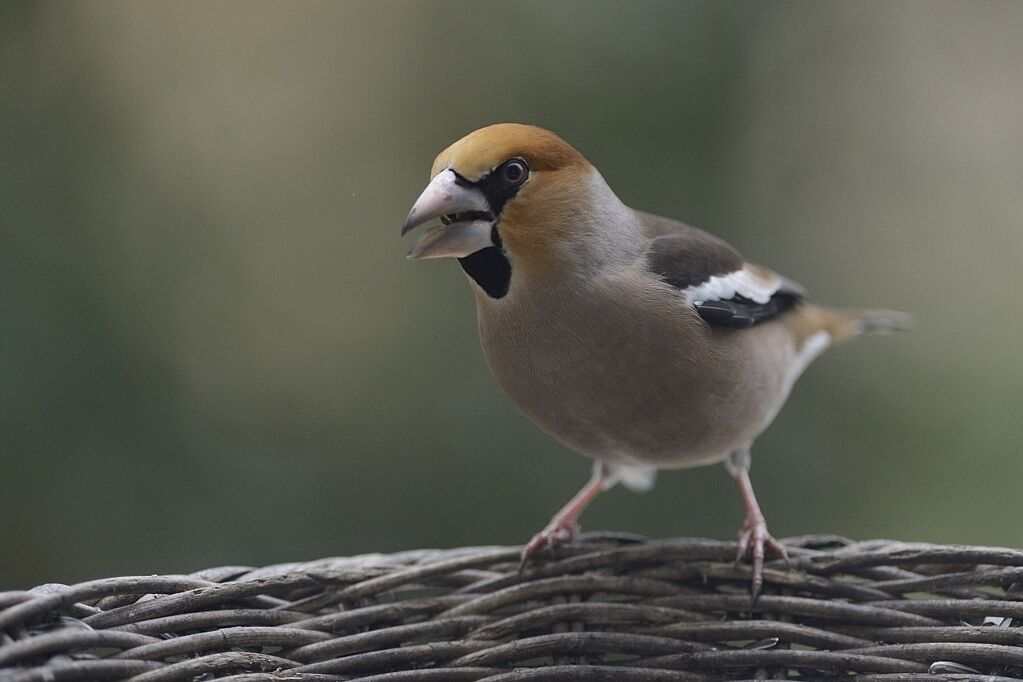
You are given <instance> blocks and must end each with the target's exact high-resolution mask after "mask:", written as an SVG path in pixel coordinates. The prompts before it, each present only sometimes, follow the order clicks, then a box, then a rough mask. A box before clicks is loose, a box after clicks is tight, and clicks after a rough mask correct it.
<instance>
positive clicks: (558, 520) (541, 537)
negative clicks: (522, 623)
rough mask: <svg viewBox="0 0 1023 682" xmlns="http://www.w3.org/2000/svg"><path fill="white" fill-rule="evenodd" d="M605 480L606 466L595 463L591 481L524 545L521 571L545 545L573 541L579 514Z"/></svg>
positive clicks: (550, 546) (597, 492)
mask: <svg viewBox="0 0 1023 682" xmlns="http://www.w3.org/2000/svg"><path fill="white" fill-rule="evenodd" d="M605 480H606V475H605V473H604V467H603V465H601V464H600V462H597V463H596V464H594V465H593V475H592V476H591V477H590V480H589V482H588V483H587V484H586V485H584V486H583V488H582V490H580V491H579V492H577V493H576V494H575V497H573V498H572V499H571V500H569V501H568V504H566V505H565V506H564V507H562V508H561V510H560V511H558V513H557V514H555V515H554V516H553V517H552V518H551V522H550V523H548V524H547V527H546V528H544V529H543V530H542V531H540V532H539V533H537V534H536V535H534V536H533V539H532V540H530V541H529V542H528V543H527V544H526V546H525V547H523V549H522V558H521V559H520V560H519V571H521V570H522V569H523V568H524V567H525V565H526V562H527V561H529V559H530V557H532V556H533V555H534V554H536V553H537V552H539V551H540V550H541V549H543V548H544V547H549V548H551V549H553V548H554V547H555V546H557V545H560V544H563V543H566V542H569V541H571V540H572V539H573V538H574V537H575V536H576V535H578V534H579V523H578V521H579V515H580V514H582V513H583V510H584V509H586V507H588V506H589V504H590V502H592V501H593V498H595V497H596V496H597V495H598V494H599V493H600V491H601V490H603V489H604V481H605Z"/></svg>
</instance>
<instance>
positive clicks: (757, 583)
mask: <svg viewBox="0 0 1023 682" xmlns="http://www.w3.org/2000/svg"><path fill="white" fill-rule="evenodd" d="M725 467H726V468H727V469H728V473H730V474H731V475H732V477H733V478H735V481H736V482H737V483H738V484H739V490H740V491H741V492H742V501H743V502H744V503H745V504H746V520H745V521H743V524H742V528H740V529H739V543H738V544H739V549H738V552H737V553H736V557H735V560H736V561H742V560H743V559H744V558H745V557H746V555H747V554H749V555H750V558H751V559H752V561H753V584H752V585H751V586H750V593H751V594H752V595H753V601H754V603H755V602H756V600H757V597H758V596H760V589H761V588H762V587H763V585H764V555H765V553H766V552H767V551H770V552H771V553H772V554H774V555H775V556H777V557H779V558H782V559H785V561H788V559H789V555H788V553H787V552H786V551H785V548H784V547H783V546H782V544H781V543H780V542H778V541H777V540H775V539H774V538H773V537H771V534H770V533H768V532H767V521H766V520H765V519H764V514H763V512H761V511H760V505H759V504H757V496H756V495H755V494H754V493H753V483H752V482H751V481H750V478H749V467H750V457H749V450H737V451H735V452H733V453H732V454H731V455H730V456H729V457H728V459H727V460H726V461H725Z"/></svg>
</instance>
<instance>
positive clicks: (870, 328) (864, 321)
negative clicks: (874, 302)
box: [812, 306, 913, 343]
mask: <svg viewBox="0 0 1023 682" xmlns="http://www.w3.org/2000/svg"><path fill="white" fill-rule="evenodd" d="M814 308H815V309H814V310H813V313H812V317H814V318H816V321H817V324H818V325H819V327H818V328H819V329H824V330H826V331H827V332H828V334H830V335H831V340H832V343H837V342H838V341H842V340H844V339H847V338H850V337H852V336H859V335H860V334H891V333H892V332H898V331H904V330H906V329H909V328H910V327H911V326H912V325H913V318H912V317H911V316H910V315H908V314H906V313H900V312H898V311H896V310H880V309H874V310H837V309H834V308H820V307H817V306H814Z"/></svg>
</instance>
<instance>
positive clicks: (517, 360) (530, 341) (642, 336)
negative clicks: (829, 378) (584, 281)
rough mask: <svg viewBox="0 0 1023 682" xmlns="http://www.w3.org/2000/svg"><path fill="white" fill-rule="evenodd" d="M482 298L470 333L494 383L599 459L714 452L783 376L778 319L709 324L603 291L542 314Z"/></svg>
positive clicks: (770, 410) (686, 457) (764, 403)
mask: <svg viewBox="0 0 1023 682" xmlns="http://www.w3.org/2000/svg"><path fill="white" fill-rule="evenodd" d="M594 298H595V297H594ZM488 303H489V302H486V301H483V302H481V305H480V306H479V315H480V317H479V326H480V337H481V340H482V343H483V349H484V354H485V356H486V359H487V362H488V364H489V365H490V369H491V371H492V372H493V374H494V377H495V378H496V380H497V382H498V384H499V385H500V386H501V388H502V389H503V390H504V391H505V392H506V393H507V394H508V395H509V396H510V397H511V399H512V401H513V402H514V403H515V405H516V406H517V407H518V408H519V409H520V410H521V411H522V412H523V413H524V414H525V415H526V416H528V417H529V418H530V419H531V420H532V421H534V422H535V423H536V424H537V425H538V426H540V428H542V429H543V430H545V431H546V432H548V433H549V434H551V435H552V436H554V437H555V438H557V439H558V440H560V441H561V442H563V443H564V444H566V445H567V446H569V447H571V448H573V449H574V450H577V451H578V452H580V453H582V454H585V455H588V456H590V457H593V458H596V459H600V460H603V461H607V462H617V463H626V464H644V465H652V466H655V467H657V468H684V467H692V466H699V465H702V464H710V463H713V462H717V461H720V460H722V459H724V458H725V457H727V456H728V455H729V454H730V453H731V452H732V451H734V450H737V449H740V448H743V447H747V446H748V445H749V444H750V443H751V442H752V440H753V439H754V438H755V437H756V436H757V435H759V434H760V432H761V431H763V430H764V429H765V428H766V427H767V426H768V425H769V424H770V422H771V420H772V419H773V418H774V416H775V415H776V414H777V412H778V410H779V409H780V408H781V405H782V404H783V403H784V400H785V398H786V397H787V394H788V391H789V389H790V388H791V384H792V381H793V380H794V379H795V376H793V374H794V372H793V371H792V368H793V367H794V366H795V365H796V364H797V359H796V352H795V348H794V342H793V341H792V340H791V337H790V335H789V332H788V330H787V329H786V328H785V326H784V324H782V323H781V322H778V321H771V322H767V323H763V324H761V325H758V326H756V327H753V328H752V329H746V330H726V329H711V328H708V327H707V326H706V325H705V324H704V323H703V322H702V320H700V319H699V317H698V316H697V315H696V313H695V312H693V311H692V309H691V308H688V307H686V306H684V304H681V303H679V304H678V305H677V306H674V307H672V306H666V305H663V304H660V305H650V306H643V305H637V304H636V302H635V301H634V300H628V301H627V302H626V301H622V300H619V299H618V298H617V297H614V296H612V297H608V298H605V299H603V300H593V301H592V302H590V303H589V304H588V305H580V304H578V303H573V302H570V301H560V302H559V303H560V304H561V305H558V306H556V308H555V309H554V310H553V311H552V308H551V306H532V305H531V306H515V307H513V306H507V307H505V308H500V307H497V306H493V305H488ZM531 311H536V313H537V314H536V315H533V314H531ZM541 313H542V314H541Z"/></svg>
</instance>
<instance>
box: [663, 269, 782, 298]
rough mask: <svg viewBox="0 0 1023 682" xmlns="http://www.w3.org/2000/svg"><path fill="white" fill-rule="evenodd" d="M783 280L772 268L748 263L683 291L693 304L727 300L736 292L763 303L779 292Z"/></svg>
mask: <svg viewBox="0 0 1023 682" xmlns="http://www.w3.org/2000/svg"><path fill="white" fill-rule="evenodd" d="M781 284H782V280H781V278H780V277H778V275H776V274H774V273H773V272H771V271H770V270H765V269H763V268H758V267H757V266H755V265H749V264H746V265H744V266H743V267H742V269H741V270H736V271H735V272H730V273H728V274H727V275H715V276H714V277H711V278H710V279H708V280H707V281H706V282H703V283H701V284H697V285H695V286H691V287H689V288H687V289H685V290H683V291H682V293H683V294H684V295H685V297H686V300H688V301H689V303H690V304H691V305H700V304H701V303H703V302H705V301H727V300H728V299H730V298H734V297H735V295H736V294H738V295H739V296H742V297H744V298H748V299H749V300H751V301H753V302H754V303H760V304H761V305H762V304H764V303H767V302H768V301H770V300H771V297H772V296H774V295H775V294H776V293H777V292H778V288H779V287H780V286H781Z"/></svg>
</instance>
